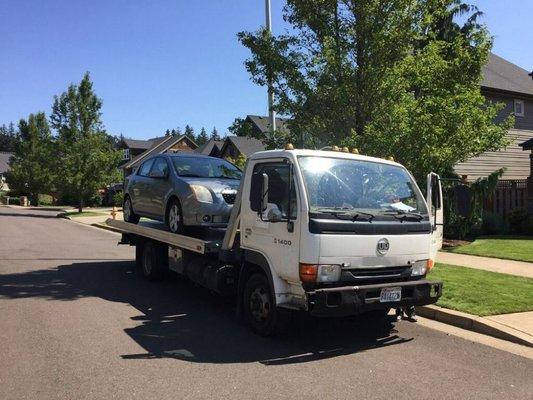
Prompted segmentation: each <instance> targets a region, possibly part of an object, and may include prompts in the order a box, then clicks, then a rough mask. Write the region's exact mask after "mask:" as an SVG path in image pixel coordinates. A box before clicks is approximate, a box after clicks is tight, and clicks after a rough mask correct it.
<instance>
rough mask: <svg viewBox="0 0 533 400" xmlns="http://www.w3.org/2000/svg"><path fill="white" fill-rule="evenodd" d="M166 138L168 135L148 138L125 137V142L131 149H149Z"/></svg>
mask: <svg viewBox="0 0 533 400" xmlns="http://www.w3.org/2000/svg"><path fill="white" fill-rule="evenodd" d="M165 138H166V136H161V137H155V138H152V139H148V140H139V139H124V143H125V144H126V146H128V147H129V148H130V149H140V150H148V149H150V148H152V147H154V146H157V145H158V144H159V143H161V142H162V141H163V140H165Z"/></svg>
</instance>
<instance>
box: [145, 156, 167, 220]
mask: <svg viewBox="0 0 533 400" xmlns="http://www.w3.org/2000/svg"><path fill="white" fill-rule="evenodd" d="M169 171H170V169H169V165H168V162H167V160H166V159H165V158H164V157H157V158H156V159H155V161H154V164H153V165H152V169H151V170H150V182H149V187H148V196H149V199H147V205H146V207H147V212H148V213H150V215H152V216H153V217H155V218H158V219H161V220H163V219H164V218H165V206H166V199H167V195H168V193H169V191H170V190H171V186H172V184H171V181H170V176H169Z"/></svg>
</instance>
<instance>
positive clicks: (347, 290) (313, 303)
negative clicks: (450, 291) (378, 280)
mask: <svg viewBox="0 0 533 400" xmlns="http://www.w3.org/2000/svg"><path fill="white" fill-rule="evenodd" d="M393 287H400V288H401V292H402V296H401V300H400V301H396V302H384V303H382V302H380V294H381V289H384V288H393ZM441 295H442V282H432V281H428V280H426V279H421V280H416V281H408V282H394V283H383V284H372V285H359V286H342V287H328V288H321V289H316V290H313V291H310V292H307V299H308V310H309V312H310V314H312V315H315V316H318V317H329V316H336V317H342V316H350V315H357V314H361V313H364V312H367V311H372V310H383V309H387V308H397V307H405V306H421V305H426V304H432V303H435V302H436V301H437V300H438V299H439V297H440V296H441Z"/></svg>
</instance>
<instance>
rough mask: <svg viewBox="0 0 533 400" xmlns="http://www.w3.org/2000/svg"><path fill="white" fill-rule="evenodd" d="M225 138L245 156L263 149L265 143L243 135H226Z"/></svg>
mask: <svg viewBox="0 0 533 400" xmlns="http://www.w3.org/2000/svg"><path fill="white" fill-rule="evenodd" d="M226 140H230V141H231V142H232V143H233V144H234V145H235V147H236V148H237V149H238V150H239V151H240V152H241V153H242V154H244V155H245V156H246V157H249V156H250V155H252V154H253V153H255V152H257V151H262V150H265V145H264V144H263V142H262V141H260V140H259V139H255V138H250V137H245V136H228V137H227V138H226Z"/></svg>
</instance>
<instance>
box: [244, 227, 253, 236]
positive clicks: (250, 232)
mask: <svg viewBox="0 0 533 400" xmlns="http://www.w3.org/2000/svg"><path fill="white" fill-rule="evenodd" d="M244 234H245V235H251V234H252V230H251V229H250V228H246V229H245V230H244Z"/></svg>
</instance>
